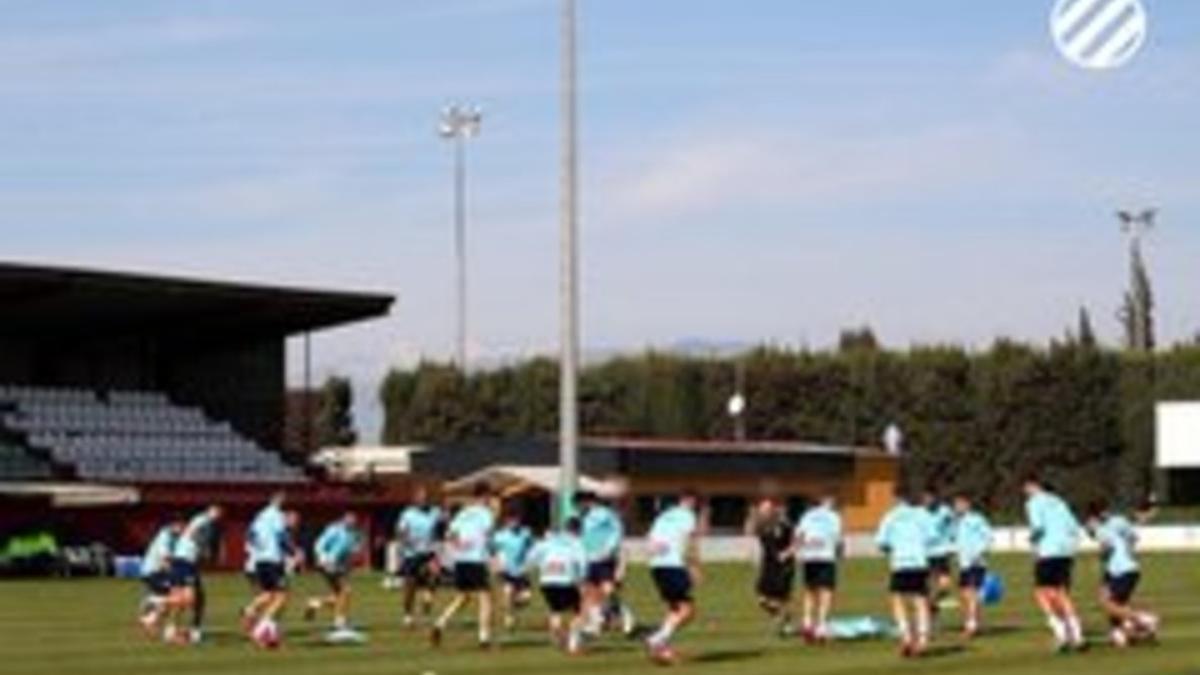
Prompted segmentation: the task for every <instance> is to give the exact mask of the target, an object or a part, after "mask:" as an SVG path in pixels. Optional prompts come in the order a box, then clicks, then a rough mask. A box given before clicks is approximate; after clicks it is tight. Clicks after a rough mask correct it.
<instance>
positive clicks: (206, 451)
mask: <svg viewBox="0 0 1200 675" xmlns="http://www.w3.org/2000/svg"><path fill="white" fill-rule="evenodd" d="M0 411H3V413H2V414H0V428H3V429H4V430H6V431H7V432H9V434H10V435H11V436H18V437H19V436H23V437H24V439H25V441H26V443H27V445H28V446H29V448H31V449H32V450H33V451H34V453H36V452H37V451H39V450H41V451H45V452H47V453H48V454H49V457H50V458H51V459H52V460H53V461H54V463H56V464H60V465H63V466H66V467H70V468H72V469H73V470H74V473H75V475H76V476H77V477H79V478H81V479H85V480H98V481H112V482H122V483H136V482H194V483H198V482H247V483H262V482H272V483H275V482H299V481H303V480H304V476H303V474H302V473H301V471H300V470H299V469H297V468H295V467H292V466H289V465H287V464H285V463H284V462H283V460H282V459H281V457H280V456H279V455H278V454H276V453H272V452H269V451H267V450H265V449H264V448H262V447H261V446H259V445H258V444H257V443H255V442H253V441H250V440H248V439H247V438H245V437H244V436H242V435H240V434H238V433H237V432H236V431H235V430H234V429H233V428H232V426H230V424H229V423H228V422H217V421H214V420H211V419H209V418H208V417H207V416H206V415H205V413H204V411H202V410H201V409H200V408H197V407H189V406H181V405H176V404H174V403H172V402H171V401H170V400H169V398H168V397H167V396H166V395H165V394H163V393H161V392H147V391H110V392H107V393H98V392H96V391H92V390H88V389H75V388H46V387H22V386H0ZM14 450H15V451H17V452H19V453H20V454H16V452H13V453H11V454H12V456H13V457H25V458H26V460H25V461H29V462H33V463H34V464H36V463H37V460H36V458H35V457H34V456H33V455H34V453H30V452H29V451H28V450H26V449H22V448H20V447H17V448H14ZM2 457H4V455H0V458H2ZM18 462H19V460H13V470H14V471H24V472H25V473H26V474H33V475H31V476H29V477H37V476H39V475H45V474H48V473H49V471H50V467H49V466H43V467H41V469H42V474H38V471H39V469H38V468H37V467H35V466H32V465H30V466H27V467H23V466H21V465H19V463H18ZM6 467H8V464H5V463H4V460H3V459H0V472H2V471H5V470H6ZM4 475H7V474H4Z"/></svg>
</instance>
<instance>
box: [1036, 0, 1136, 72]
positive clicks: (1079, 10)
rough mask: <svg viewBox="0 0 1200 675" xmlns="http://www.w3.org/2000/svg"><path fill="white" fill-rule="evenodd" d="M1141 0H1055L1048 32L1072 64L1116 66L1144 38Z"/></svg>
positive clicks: (1092, 67) (1127, 56)
mask: <svg viewBox="0 0 1200 675" xmlns="http://www.w3.org/2000/svg"><path fill="white" fill-rule="evenodd" d="M1146 28H1147V20H1146V8H1145V7H1143V6H1142V3H1141V0H1056V2H1055V3H1054V10H1053V11H1052V12H1051V13H1050V35H1052V36H1053V37H1054V44H1055V45H1056V46H1057V47H1058V51H1059V52H1060V53H1061V54H1062V55H1063V56H1064V57H1065V58H1066V59H1067V60H1068V61H1070V62H1071V63H1074V64H1075V65H1077V66H1079V67H1081V68H1088V69H1091V70H1107V69H1110V68H1119V67H1120V66H1123V65H1125V64H1126V63H1128V62H1129V60H1130V59H1132V58H1133V57H1134V55H1135V54H1137V52H1138V50H1139V49H1141V48H1142V45H1143V44H1144V43H1145V41H1146Z"/></svg>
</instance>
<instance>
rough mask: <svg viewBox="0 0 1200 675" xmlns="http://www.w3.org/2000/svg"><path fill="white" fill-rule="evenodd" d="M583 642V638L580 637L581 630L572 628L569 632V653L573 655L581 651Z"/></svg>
mask: <svg viewBox="0 0 1200 675" xmlns="http://www.w3.org/2000/svg"><path fill="white" fill-rule="evenodd" d="M581 642H582V638H581V637H580V635H579V629H577V628H575V627H574V626H572V627H571V628H570V630H568V631H567V651H568V652H571V653H575V652H577V651H579V647H580V643H581Z"/></svg>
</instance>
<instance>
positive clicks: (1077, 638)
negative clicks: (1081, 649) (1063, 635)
mask: <svg viewBox="0 0 1200 675" xmlns="http://www.w3.org/2000/svg"><path fill="white" fill-rule="evenodd" d="M1066 629H1067V630H1066V632H1067V639H1068V640H1070V641H1071V644H1076V645H1077V644H1081V643H1082V642H1083V627H1082V626H1080V625H1079V617H1077V616H1075V615H1074V614H1072V615H1071V616H1069V617H1067V621H1066Z"/></svg>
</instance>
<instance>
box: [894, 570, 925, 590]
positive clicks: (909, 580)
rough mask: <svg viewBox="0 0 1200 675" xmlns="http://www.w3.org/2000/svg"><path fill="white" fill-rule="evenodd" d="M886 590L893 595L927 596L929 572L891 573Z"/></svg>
mask: <svg viewBox="0 0 1200 675" xmlns="http://www.w3.org/2000/svg"><path fill="white" fill-rule="evenodd" d="M888 590H889V591H891V592H892V593H893V594H895V595H929V570H898V571H895V572H892V579H891V582H890V583H889V584H888Z"/></svg>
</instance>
